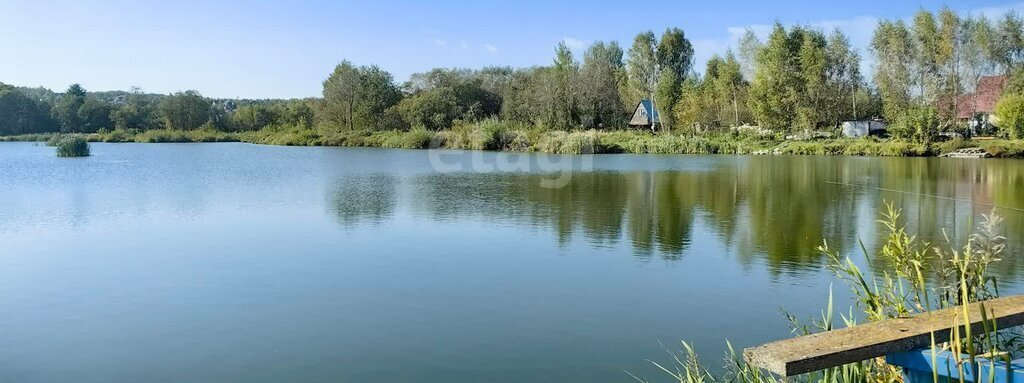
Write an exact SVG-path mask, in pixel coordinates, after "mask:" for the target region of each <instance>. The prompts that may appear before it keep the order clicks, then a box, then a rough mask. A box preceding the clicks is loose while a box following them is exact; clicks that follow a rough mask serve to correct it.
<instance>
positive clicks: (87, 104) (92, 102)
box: [78, 95, 114, 133]
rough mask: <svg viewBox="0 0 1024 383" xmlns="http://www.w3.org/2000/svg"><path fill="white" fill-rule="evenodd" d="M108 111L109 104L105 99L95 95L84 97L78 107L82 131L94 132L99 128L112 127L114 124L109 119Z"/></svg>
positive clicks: (109, 108)
mask: <svg viewBox="0 0 1024 383" xmlns="http://www.w3.org/2000/svg"><path fill="white" fill-rule="evenodd" d="M110 111H111V105H110V103H109V102H107V101H106V100H104V99H102V98H100V97H99V96H95V95H90V96H88V97H86V98H85V101H84V102H83V103H82V106H81V107H79V108H78V118H79V120H81V122H82V131H83V132H87V133H95V132H96V131H98V130H100V129H105V128H110V127H112V126H113V125H114V124H113V123H112V122H111V121H110Z"/></svg>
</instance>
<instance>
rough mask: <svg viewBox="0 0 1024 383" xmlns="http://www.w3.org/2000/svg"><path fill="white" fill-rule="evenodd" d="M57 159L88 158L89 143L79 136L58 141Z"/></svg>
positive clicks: (55, 144) (66, 137)
mask: <svg viewBox="0 0 1024 383" xmlns="http://www.w3.org/2000/svg"><path fill="white" fill-rule="evenodd" d="M54 146H56V147H57V157H88V156H89V141H86V139H85V137H82V136H79V135H67V136H63V137H61V138H59V139H57V140H56V142H55V143H54Z"/></svg>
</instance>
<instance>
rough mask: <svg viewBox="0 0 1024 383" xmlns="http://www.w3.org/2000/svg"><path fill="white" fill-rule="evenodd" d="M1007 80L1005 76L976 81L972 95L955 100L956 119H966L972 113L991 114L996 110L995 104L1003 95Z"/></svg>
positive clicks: (986, 77) (987, 77) (985, 77)
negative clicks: (976, 84)
mask: <svg viewBox="0 0 1024 383" xmlns="http://www.w3.org/2000/svg"><path fill="white" fill-rule="evenodd" d="M1007 82H1009V79H1008V78H1007V77H1006V76H984V77H982V78H981V79H979V80H978V86H977V87H976V89H975V90H974V93H968V94H965V95H963V96H960V98H959V99H958V100H957V108H956V109H957V114H956V116H957V118H961V119H968V118H971V117H973V116H974V113H992V112H995V110H996V102H998V101H999V96H1002V94H1003V88H1005V87H1006V83H1007Z"/></svg>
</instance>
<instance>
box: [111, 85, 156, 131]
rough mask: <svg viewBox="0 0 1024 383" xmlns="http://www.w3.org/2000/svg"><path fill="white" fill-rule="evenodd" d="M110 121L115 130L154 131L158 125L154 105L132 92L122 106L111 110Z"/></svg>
mask: <svg viewBox="0 0 1024 383" xmlns="http://www.w3.org/2000/svg"><path fill="white" fill-rule="evenodd" d="M110 120H111V122H112V123H113V127H114V128H117V129H137V130H144V129H154V128H156V127H157V125H158V122H157V118H156V103H155V102H154V101H153V100H151V99H150V98H149V97H146V96H145V95H143V94H141V93H140V92H132V94H130V95H128V96H127V97H126V100H125V103H124V104H123V105H120V106H116V107H114V108H113V110H112V111H111V112H110Z"/></svg>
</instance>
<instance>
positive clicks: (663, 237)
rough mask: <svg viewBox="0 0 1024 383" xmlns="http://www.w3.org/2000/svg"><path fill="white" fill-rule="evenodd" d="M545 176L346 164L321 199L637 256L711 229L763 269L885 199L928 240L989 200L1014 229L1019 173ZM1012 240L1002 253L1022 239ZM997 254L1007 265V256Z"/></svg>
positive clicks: (942, 169) (817, 264) (855, 163)
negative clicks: (346, 171)
mask: <svg viewBox="0 0 1024 383" xmlns="http://www.w3.org/2000/svg"><path fill="white" fill-rule="evenodd" d="M548 177H549V176H548V175H546V174H543V173H524V172H517V173H468V172H467V173H456V174H440V173H433V172H427V173H423V174H413V175H408V176H406V177H404V178H403V179H397V178H395V177H393V176H387V175H370V176H352V177H346V178H343V179H342V180H341V181H339V182H338V185H339V186H338V187H336V188H335V190H334V191H333V194H332V195H333V203H332V204H331V206H332V208H333V209H334V210H335V212H336V214H337V215H338V221H339V222H340V223H342V224H343V225H352V224H356V223H359V222H362V221H370V222H379V221H380V220H382V219H387V218H388V217H390V216H391V215H392V214H393V213H394V211H395V210H396V209H398V207H396V203H401V204H404V205H407V208H408V209H409V211H410V214H413V215H415V216H416V217H417V218H419V219H426V220H428V221H434V222H443V221H446V220H461V219H480V220H482V221H485V222H487V223H488V224H500V223H503V222H504V223H509V224H513V225H517V226H528V227H534V228H541V229H545V230H551V231H552V232H554V233H555V234H556V236H557V238H558V241H560V242H563V243H566V242H568V241H569V240H571V239H573V238H574V237H576V236H581V237H582V238H583V239H584V240H585V241H586V242H588V243H590V244H591V245H593V246H605V245H619V244H627V245H628V248H629V249H630V250H631V251H632V253H633V254H634V256H636V257H638V258H639V259H644V260H647V259H652V258H655V257H659V258H662V259H665V260H676V259H679V258H680V257H683V256H685V254H686V253H687V250H688V249H690V247H691V245H693V243H694V242H695V241H715V242H716V243H718V244H720V245H721V246H722V247H723V248H726V249H728V250H729V252H730V253H732V254H734V255H735V256H736V257H737V259H738V261H739V262H741V263H742V264H744V265H751V264H753V263H755V262H758V263H763V264H765V265H767V266H768V267H769V268H770V271H771V272H772V273H775V274H779V273H801V272H802V271H807V270H820V268H821V267H822V264H823V262H824V259H823V257H822V255H821V254H820V253H819V252H818V251H817V250H816V247H817V245H819V244H820V243H821V242H822V240H826V241H828V242H829V244H830V246H831V247H833V248H837V249H839V250H840V251H843V252H847V253H852V252H854V251H859V249H860V245H859V241H863V242H864V244H865V245H866V246H868V247H869V249H873V248H875V247H876V246H879V245H880V241H881V238H882V233H881V230H880V227H879V225H878V224H877V223H876V220H877V219H878V217H879V216H878V214H879V211H880V208H881V206H882V205H883V201H891V202H893V203H894V204H896V205H897V206H898V207H901V208H903V209H904V210H905V211H904V218H905V219H906V222H907V224H908V227H909V228H910V230H911V232H915V233H918V235H919V236H920V238H921V239H922V240H926V241H931V242H933V243H935V242H938V241H939V240H942V239H943V238H945V237H949V238H951V239H952V240H954V241H961V240H963V239H965V238H966V236H967V235H968V234H969V232H970V231H971V230H972V229H973V227H975V226H976V224H977V223H978V222H980V221H979V218H980V215H981V214H983V213H988V212H990V211H992V209H993V208H995V209H996V211H997V212H998V213H999V214H1000V215H1002V216H1004V217H1005V229H1006V230H1007V232H1010V233H1014V232H1016V233H1019V232H1022V231H1021V229H1024V214H1022V212H1021V210H1020V209H1021V208H1022V207H1024V194H1022V193H1017V190H1021V187H1022V182H1024V181H1022V174H1021V170H1020V167H1019V166H1017V162H1013V161H958V160H939V159H903V158H898V159H880V158H821V157H771V158H768V157H750V158H737V159H736V160H734V161H722V162H718V163H714V164H712V165H710V166H708V167H707V168H704V169H696V170H695V169H682V170H678V169H676V170H673V169H669V170H646V169H641V170H629V169H626V170H622V169H617V170H615V171H611V170H601V169H600V168H598V169H596V170H594V171H581V172H576V173H574V174H573V176H572V180H571V182H569V184H568V185H566V186H565V187H562V188H549V187H545V186H544V185H543V183H542V182H541V181H542V180H544V179H546V178H548ZM400 189H401V190H404V191H405V193H404V195H401V196H398V195H396V194H395V193H396V190H400ZM944 230H945V233H944ZM1010 240H1011V243H1010V249H1009V250H1010V251H1013V250H1014V249H1016V248H1018V247H1019V246H1017V244H1018V243H1019V242H1020V240H1021V238H1019V237H1018V238H1013V237H1012V236H1011V238H1010ZM732 254H728V255H732ZM1007 263H1008V265H1007V267H1005V268H1004V270H1003V271H1004V272H1005V273H1007V274H1006V275H1012V274H1009V273H1012V270H1016V269H1017V268H1018V266H1019V265H1018V262H1017V261H1016V260H1015V259H1012V260H1008V262H1007Z"/></svg>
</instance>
